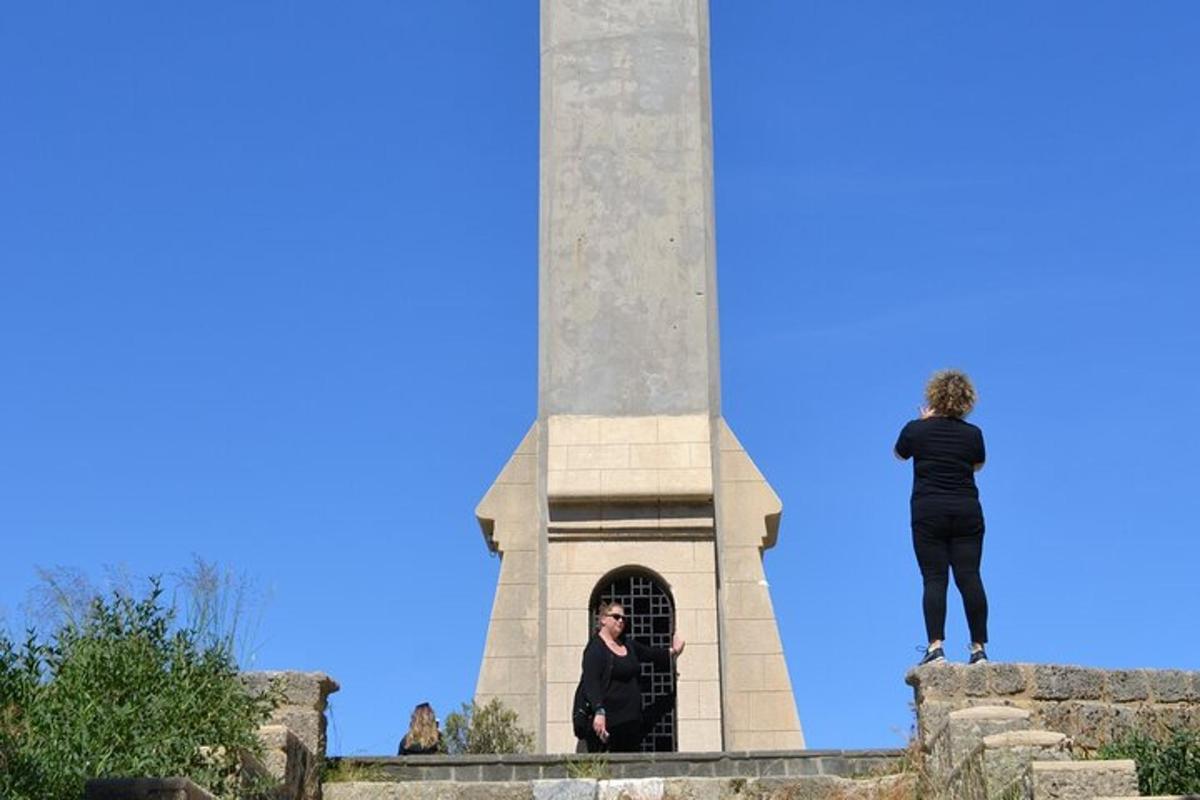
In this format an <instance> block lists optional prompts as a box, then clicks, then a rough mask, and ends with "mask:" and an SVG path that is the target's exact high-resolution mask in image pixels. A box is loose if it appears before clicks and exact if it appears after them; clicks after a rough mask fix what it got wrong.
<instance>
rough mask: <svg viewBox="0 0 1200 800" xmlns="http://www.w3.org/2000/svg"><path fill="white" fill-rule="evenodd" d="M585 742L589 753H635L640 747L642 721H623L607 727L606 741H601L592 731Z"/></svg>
mask: <svg viewBox="0 0 1200 800" xmlns="http://www.w3.org/2000/svg"><path fill="white" fill-rule="evenodd" d="M585 742H586V744H587V751H588V752H589V753H637V752H639V751H641V749H642V723H641V722H639V721H638V720H634V721H633V722H623V723H621V724H620V725H614V726H613V727H611V728H609V729H608V741H607V742H601V741H600V740H599V739H598V738H596V734H594V733H593V734H592V735H590V736H588V738H587V739H586V740H585Z"/></svg>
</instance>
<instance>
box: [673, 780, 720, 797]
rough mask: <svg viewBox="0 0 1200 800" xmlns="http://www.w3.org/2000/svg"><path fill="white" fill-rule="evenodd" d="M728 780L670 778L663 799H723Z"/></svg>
mask: <svg viewBox="0 0 1200 800" xmlns="http://www.w3.org/2000/svg"><path fill="white" fill-rule="evenodd" d="M726 785H727V784H726V781H724V780H714V779H712V778H707V779H706V778H697V777H690V778H686V779H684V778H670V779H668V780H667V781H666V782H665V785H664V788H663V800H723V798H724V797H725V795H724V794H723V793H722V792H723V790H724V789H725V788H726Z"/></svg>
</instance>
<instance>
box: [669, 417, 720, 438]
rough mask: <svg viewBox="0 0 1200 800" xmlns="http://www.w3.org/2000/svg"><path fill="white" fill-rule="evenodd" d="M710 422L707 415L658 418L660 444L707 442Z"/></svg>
mask: <svg viewBox="0 0 1200 800" xmlns="http://www.w3.org/2000/svg"><path fill="white" fill-rule="evenodd" d="M709 427H710V426H709V421H708V416H707V415H706V414H689V415H686V416H680V417H659V418H658V440H659V441H660V442H707V441H708V440H709Z"/></svg>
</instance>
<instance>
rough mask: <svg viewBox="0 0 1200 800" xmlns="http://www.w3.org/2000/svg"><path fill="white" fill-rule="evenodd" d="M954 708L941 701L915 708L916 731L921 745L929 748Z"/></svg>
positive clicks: (950, 704)
mask: <svg viewBox="0 0 1200 800" xmlns="http://www.w3.org/2000/svg"><path fill="white" fill-rule="evenodd" d="M954 708H955V706H954V703H952V702H948V701H943V700H929V701H926V702H923V703H921V704H920V705H918V706H917V730H918V731H919V733H920V735H921V744H922V745H924V746H925V747H929V745H930V744H931V743H932V741H933V737H934V736H935V735H936V734H937V733H938V731H940V730H941V729H942V727H944V726H945V724H946V721H947V720H948V719H949V718H950V712H951V711H953V710H954Z"/></svg>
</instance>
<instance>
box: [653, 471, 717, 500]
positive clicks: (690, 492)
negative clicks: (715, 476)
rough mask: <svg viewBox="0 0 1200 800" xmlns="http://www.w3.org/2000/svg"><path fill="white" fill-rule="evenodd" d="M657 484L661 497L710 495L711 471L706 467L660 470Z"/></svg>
mask: <svg viewBox="0 0 1200 800" xmlns="http://www.w3.org/2000/svg"><path fill="white" fill-rule="evenodd" d="M658 484H659V491H660V492H661V493H662V495H663V497H692V496H707V495H711V494H712V492H713V481H712V470H711V469H708V468H706V467H687V468H682V469H661V470H659V472H658Z"/></svg>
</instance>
